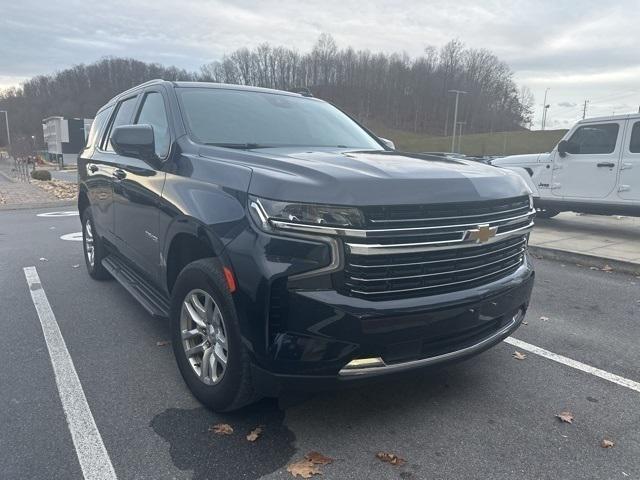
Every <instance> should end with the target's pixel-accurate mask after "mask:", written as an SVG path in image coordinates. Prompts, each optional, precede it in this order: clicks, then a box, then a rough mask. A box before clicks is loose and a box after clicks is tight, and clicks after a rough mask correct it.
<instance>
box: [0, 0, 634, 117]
mask: <svg viewBox="0 0 640 480" xmlns="http://www.w3.org/2000/svg"><path fill="white" fill-rule="evenodd" d="M0 10H1V11H2V14H1V15H0V88H1V87H6V86H10V85H17V84H19V83H20V81H22V80H24V79H25V78H28V77H31V76H33V75H37V74H41V73H51V72H54V71H56V70H61V69H63V68H65V67H68V66H70V65H73V64H75V63H81V62H83V63H90V62H92V61H95V60H97V59H99V58H100V57H103V56H106V55H111V56H127V57H133V58H137V59H140V60H144V61H154V62H160V63H163V64H166V65H171V64H172V65H176V66H178V67H182V68H186V69H189V70H197V69H198V68H199V67H200V65H202V64H203V63H206V62H209V61H212V60H216V59H219V58H220V57H221V56H222V55H224V54H225V53H230V52H232V51H233V50H235V49H236V48H239V47H245V46H246V47H253V46H255V45H258V44H259V43H262V42H265V41H266V42H269V43H271V44H273V45H285V46H288V47H295V48H297V49H299V50H300V51H306V50H308V49H309V48H310V47H311V46H312V45H313V43H314V42H315V40H316V39H317V37H318V35H319V34H320V33H321V32H327V33H330V34H331V35H333V37H334V38H335V40H336V42H337V43H338V45H339V46H341V47H344V46H347V45H351V46H353V47H355V48H357V49H370V50H372V51H385V52H393V51H406V52H407V53H408V54H409V55H412V56H415V55H419V54H421V53H422V51H423V49H424V47H425V46H427V45H434V46H441V45H443V44H444V43H446V42H447V41H449V40H450V39H452V38H458V39H460V40H461V41H463V42H464V43H465V44H466V45H467V46H472V47H477V48H481V47H482V48H488V49H490V50H492V51H493V52H494V53H496V54H497V55H498V56H499V57H500V58H501V59H502V60H505V61H506V62H507V63H508V64H509V65H510V66H511V68H512V69H513V70H514V72H515V73H516V75H515V79H516V81H517V82H518V83H519V84H520V85H527V86H528V87H529V88H530V89H531V90H532V92H533V93H534V95H535V98H536V106H537V108H536V122H535V124H534V128H539V126H540V125H539V123H540V110H541V105H542V101H543V97H544V91H545V88H547V87H548V88H550V91H549V97H548V100H547V103H549V104H551V108H550V111H549V121H548V126H549V128H566V127H568V126H570V125H571V124H572V123H573V122H574V121H575V120H576V119H578V118H580V117H581V116H582V102H583V101H584V100H585V99H590V100H591V103H590V104H589V107H588V116H595V115H610V114H611V113H613V112H614V111H615V113H628V112H636V111H638V107H639V106H640V48H639V47H638V46H639V45H640V28H638V26H637V24H638V21H639V20H640V1H639V0H628V1H626V0H616V1H603V0H597V1H591V0H574V1H563V0H555V1H549V0H511V1H507V0H482V1H481V2H479V1H478V0H455V1H444V0H440V1H438V0H405V1H402V2H400V1H387V0H353V1H350V0H323V1H311V0H307V1H300V0H279V1H276V0H259V1H258V0H237V1H234V2H225V1H217V0H208V1H207V0H200V1H198V0H178V1H168V0H140V1H138V0H128V1H121V0H110V1H106V0H103V1H101V2H94V1H90V0H84V1H76V0H55V1H46V2H45V1H42V0H20V1H11V0H2V5H1V6H0Z"/></svg>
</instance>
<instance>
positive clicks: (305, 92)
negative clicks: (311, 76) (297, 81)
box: [289, 87, 313, 97]
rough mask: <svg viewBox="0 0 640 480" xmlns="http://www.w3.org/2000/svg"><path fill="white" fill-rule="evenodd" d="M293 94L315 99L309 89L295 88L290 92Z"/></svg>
mask: <svg viewBox="0 0 640 480" xmlns="http://www.w3.org/2000/svg"><path fill="white" fill-rule="evenodd" d="M289 91H290V92H291V93H299V94H300V95H302V96H303V97H313V93H311V90H309V89H308V88H307V87H294V88H292V89H291V90H289Z"/></svg>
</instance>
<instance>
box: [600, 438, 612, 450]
mask: <svg viewBox="0 0 640 480" xmlns="http://www.w3.org/2000/svg"><path fill="white" fill-rule="evenodd" d="M614 445H615V443H613V441H611V440H609V439H607V438H603V439H602V443H601V444H600V446H601V447H602V448H612V447H613V446H614Z"/></svg>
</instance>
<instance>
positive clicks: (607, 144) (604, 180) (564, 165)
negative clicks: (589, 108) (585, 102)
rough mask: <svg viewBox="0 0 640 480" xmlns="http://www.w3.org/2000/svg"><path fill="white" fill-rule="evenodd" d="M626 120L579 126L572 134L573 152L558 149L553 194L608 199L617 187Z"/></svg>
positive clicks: (554, 165) (552, 186) (554, 166)
mask: <svg viewBox="0 0 640 480" xmlns="http://www.w3.org/2000/svg"><path fill="white" fill-rule="evenodd" d="M625 122H626V121H625V120H620V121H608V122H606V123H587V124H581V125H579V126H578V127H577V128H576V129H575V131H574V132H573V134H572V135H571V136H570V137H569V139H568V141H569V145H570V146H571V152H572V153H567V154H566V155H565V156H564V157H561V156H560V155H559V154H558V152H554V154H555V157H554V162H553V169H554V170H553V180H552V185H551V188H552V192H553V195H555V196H558V197H564V198H584V199H590V198H604V197H606V196H607V195H609V194H610V193H611V192H612V191H613V189H614V188H615V186H616V180H617V176H618V168H619V166H620V150H621V143H622V142H621V138H622V133H623V130H624V126H625Z"/></svg>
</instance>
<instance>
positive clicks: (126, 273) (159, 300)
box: [102, 254, 169, 318]
mask: <svg viewBox="0 0 640 480" xmlns="http://www.w3.org/2000/svg"><path fill="white" fill-rule="evenodd" d="M102 265H103V266H104V268H105V269H106V270H107V271H108V272H109V273H110V274H111V275H112V276H113V278H115V279H116V280H117V281H118V282H119V283H120V284H121V285H122V286H123V287H124V288H125V289H126V290H127V291H128V292H129V293H130V294H131V295H133V297H134V298H135V299H136V300H138V302H140V305H142V306H143V307H144V309H145V310H146V311H147V312H149V314H150V315H151V316H152V317H158V318H168V317H169V302H168V301H167V300H166V298H164V296H163V295H162V294H161V293H160V292H159V291H158V290H157V289H156V288H155V287H153V286H152V285H150V284H149V282H147V281H146V280H145V279H144V278H143V277H142V276H141V275H140V274H138V273H137V272H136V271H135V270H134V269H132V268H131V267H130V266H128V265H127V264H126V263H124V262H123V261H122V260H120V259H119V258H118V257H116V256H114V255H113V254H112V255H109V256H108V257H107V258H104V259H103V260H102Z"/></svg>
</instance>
